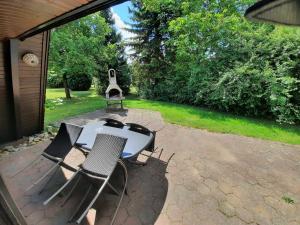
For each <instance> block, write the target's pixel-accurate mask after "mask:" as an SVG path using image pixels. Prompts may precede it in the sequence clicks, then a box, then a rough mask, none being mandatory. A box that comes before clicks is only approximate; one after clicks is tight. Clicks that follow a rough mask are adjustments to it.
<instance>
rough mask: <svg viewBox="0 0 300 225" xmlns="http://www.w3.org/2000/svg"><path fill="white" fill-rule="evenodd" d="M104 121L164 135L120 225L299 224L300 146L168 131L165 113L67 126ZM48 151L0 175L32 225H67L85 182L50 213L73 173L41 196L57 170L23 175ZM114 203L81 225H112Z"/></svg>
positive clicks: (6, 166) (25, 154) (133, 172)
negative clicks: (47, 175) (44, 178)
mask: <svg viewBox="0 0 300 225" xmlns="http://www.w3.org/2000/svg"><path fill="white" fill-rule="evenodd" d="M104 116H112V117H114V118H116V119H119V120H122V121H123V122H136V123H141V124H143V125H145V126H148V127H149V128H151V129H155V130H158V133H157V141H156V146H157V147H158V149H157V152H156V153H155V154H153V157H152V158H150V159H148V164H147V165H146V166H144V167H135V166H130V167H129V175H130V177H129V183H128V196H125V197H124V201H123V203H122V206H121V209H120V211H119V214H118V217H117V221H116V224H124V225H125V224H128V225H135V224H143V225H148V224H149V225H150V224H157V225H158V224H159V225H168V224H172V225H179V224H182V225H201V224H203V225H213V224H216V225H227V224H228V225H235V224H260V225H269V224H274V225H275V224H276V225H277V224H278V225H292V224H293V225H296V224H300V147H299V146H292V145H286V144H281V143H275V142H269V141H263V140H258V139H253V138H247V137H240V136H236V135H229V134H217V133H210V132H207V131H204V130H198V129H192V128H186V127H181V126H176V125H172V124H167V123H165V122H164V121H163V119H162V118H161V116H160V114H159V113H157V112H151V111H146V110H137V109H135V110H129V111H128V112H126V113H124V114H121V115H115V114H114V115H112V114H111V115H107V114H106V113H104V112H103V111H96V112H93V113H88V114H85V115H82V116H80V117H75V118H72V119H70V120H68V121H69V122H72V123H76V124H80V125H83V124H85V123H87V122H90V121H97V120H98V119H99V118H101V117H104ZM48 143H49V141H45V142H42V143H39V144H37V145H34V146H32V147H30V148H28V149H27V150H24V151H21V152H18V153H15V154H12V155H10V156H9V157H8V158H4V159H2V160H1V165H0V169H1V172H2V173H3V174H4V175H5V178H6V180H7V183H8V185H9V188H10V190H11V192H12V194H13V196H14V198H15V199H16V201H17V204H18V205H19V207H20V208H21V210H22V212H23V214H24V215H25V217H26V220H27V221H28V223H29V224H33V225H46V224H53V225H64V224H66V223H67V220H68V217H69V216H70V215H71V214H72V211H73V210H74V208H76V204H77V203H78V201H79V199H80V198H81V197H82V195H83V193H84V189H85V187H86V186H85V183H84V182H82V183H81V185H80V186H81V188H78V190H76V192H75V193H74V196H73V197H72V198H71V200H70V201H69V202H68V203H67V204H66V205H65V206H64V207H61V206H60V204H61V201H62V198H56V199H55V200H54V201H53V202H51V203H50V204H49V205H48V206H43V205H42V202H43V200H45V199H46V198H47V197H48V196H49V195H50V194H51V193H53V191H55V190H56V189H57V188H58V187H59V185H60V184H62V183H63V182H64V181H65V180H66V179H67V178H68V177H70V175H72V173H70V172H68V171H65V170H61V171H60V172H59V173H58V174H56V179H55V181H54V182H53V183H52V184H51V185H49V186H47V189H46V190H45V191H44V192H43V193H42V194H40V195H39V194H38V192H39V186H37V187H36V188H34V189H32V190H30V191H29V192H25V190H26V188H27V187H28V186H30V184H31V183H32V182H33V181H35V180H36V179H37V178H38V177H39V176H41V175H42V174H43V172H44V171H46V170H47V169H48V168H49V167H50V166H51V162H49V161H48V160H40V161H38V162H37V163H35V164H33V165H31V166H30V167H29V168H28V169H25V170H22V168H24V167H25V166H26V165H28V163H29V162H31V161H32V160H33V159H34V158H36V157H37V156H38V155H39V154H40V153H41V151H42V150H43V149H44V148H45V146H47V144H48ZM173 153H175V155H173ZM172 155H173V157H171V156H172ZM83 160H84V157H83V156H82V155H81V153H80V152H78V151H75V150H74V151H72V152H71V154H70V156H68V158H67V162H69V163H71V164H72V165H78V164H80V163H81V162H82V161H83ZM141 160H146V158H145V157H141ZM20 170H21V171H20ZM19 171H20V172H19ZM17 172H19V173H17ZM16 173H17V175H15V174H16ZM284 198H288V199H290V200H293V201H294V203H291V204H289V203H287V202H286V201H284V200H283V199H284ZM116 201H117V198H116V197H115V196H113V195H110V194H108V193H107V194H104V195H102V197H101V198H100V199H99V200H98V201H97V202H96V204H95V206H94V209H93V210H91V211H90V212H89V214H88V216H87V218H86V220H85V221H84V222H83V224H90V225H91V224H95V225H102V224H103V225H104V224H109V221H110V216H111V215H112V213H113V210H114V206H115V203H116Z"/></svg>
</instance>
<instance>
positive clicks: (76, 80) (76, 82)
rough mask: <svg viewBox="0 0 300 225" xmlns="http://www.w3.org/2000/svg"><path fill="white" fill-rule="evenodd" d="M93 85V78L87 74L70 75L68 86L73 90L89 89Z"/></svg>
mask: <svg viewBox="0 0 300 225" xmlns="http://www.w3.org/2000/svg"><path fill="white" fill-rule="evenodd" d="M91 85H92V79H91V77H89V76H88V75H86V74H72V75H70V76H68V86H69V88H70V89H71V90H72V91H87V90H89V89H90V87H91Z"/></svg>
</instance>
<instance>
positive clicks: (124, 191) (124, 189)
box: [110, 160, 128, 225]
mask: <svg viewBox="0 0 300 225" xmlns="http://www.w3.org/2000/svg"><path fill="white" fill-rule="evenodd" d="M118 163H119V164H120V165H121V166H122V168H123V170H124V174H125V180H124V188H123V191H122V195H121V197H120V200H119V203H118V206H117V209H116V211H115V213H114V216H113V218H112V220H111V223H110V225H113V224H114V222H115V219H116V217H117V214H118V211H119V208H120V206H121V202H122V200H123V197H124V194H125V193H126V192H127V190H126V187H127V180H128V172H127V168H126V165H125V164H124V163H123V162H122V161H121V160H119V161H118Z"/></svg>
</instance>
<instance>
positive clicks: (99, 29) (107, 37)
mask: <svg viewBox="0 0 300 225" xmlns="http://www.w3.org/2000/svg"><path fill="white" fill-rule="evenodd" d="M113 26H114V21H113V20H112V18H111V13H110V10H106V11H103V12H98V13H94V14H92V15H89V16H86V17H83V18H81V19H78V20H76V21H73V22H70V23H68V24H66V25H64V26H61V27H58V28H55V29H53V30H52V33H51V43H50V54H49V71H52V72H53V74H55V76H52V73H49V76H48V77H49V78H50V79H49V81H50V82H51V83H50V84H49V86H50V87H54V86H56V83H58V84H59V85H61V82H62V80H63V77H64V76H65V77H66V78H67V80H68V82H67V83H68V84H69V85H70V88H71V89H73V90H87V89H88V88H89V87H90V86H91V82H92V80H94V81H95V86H96V87H98V88H99V89H98V93H99V94H102V93H103V90H104V91H105V89H106V87H107V85H108V75H107V71H108V69H109V68H114V69H117V70H119V71H118V77H119V78H120V86H121V88H124V93H125V94H126V93H127V92H128V89H129V85H130V77H129V74H128V69H127V61H126V57H125V54H124V45H123V43H122V41H121V36H120V34H118V33H117V32H116V30H115V28H114V27H113ZM93 78H94V79H93ZM52 84H53V85H52ZM54 84H55V85H54ZM100 89H101V90H100Z"/></svg>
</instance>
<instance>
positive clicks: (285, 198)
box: [282, 196, 295, 204]
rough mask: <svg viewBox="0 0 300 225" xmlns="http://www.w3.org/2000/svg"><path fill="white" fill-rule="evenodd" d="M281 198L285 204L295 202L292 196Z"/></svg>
mask: <svg viewBox="0 0 300 225" xmlns="http://www.w3.org/2000/svg"><path fill="white" fill-rule="evenodd" d="M282 200H283V201H285V202H286V203H287V204H294V203H295V201H294V200H293V199H292V198H290V197H288V196H283V197H282Z"/></svg>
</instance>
